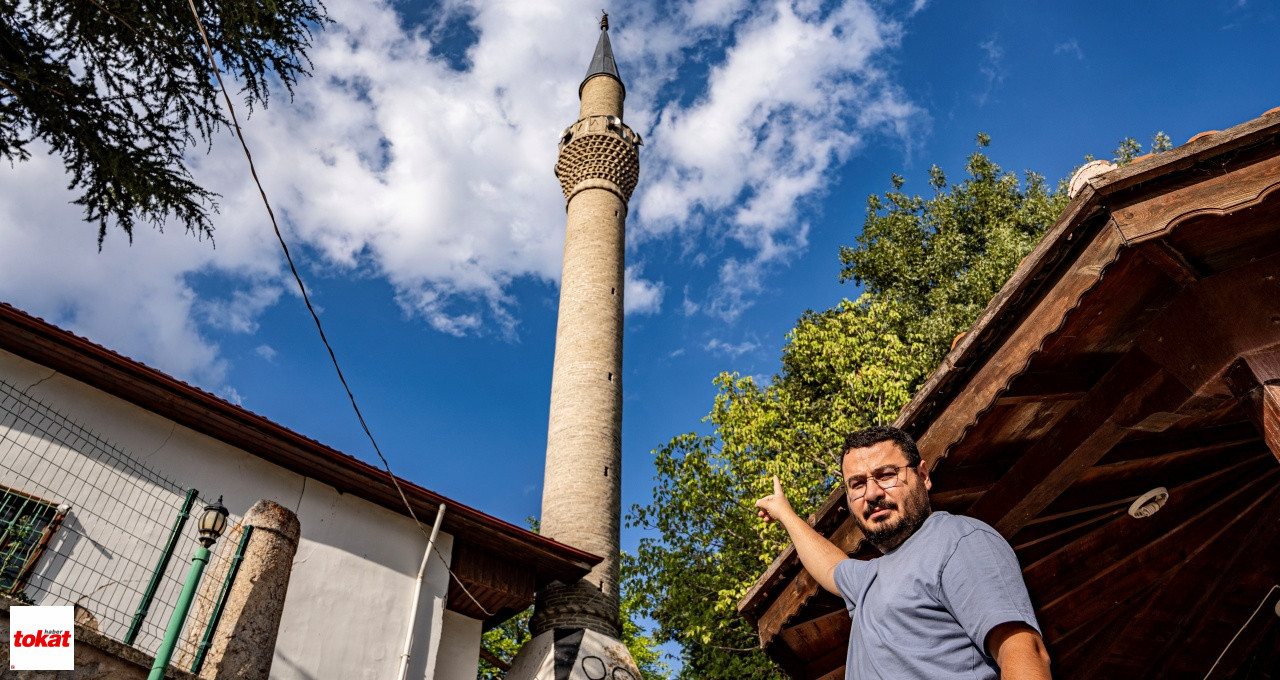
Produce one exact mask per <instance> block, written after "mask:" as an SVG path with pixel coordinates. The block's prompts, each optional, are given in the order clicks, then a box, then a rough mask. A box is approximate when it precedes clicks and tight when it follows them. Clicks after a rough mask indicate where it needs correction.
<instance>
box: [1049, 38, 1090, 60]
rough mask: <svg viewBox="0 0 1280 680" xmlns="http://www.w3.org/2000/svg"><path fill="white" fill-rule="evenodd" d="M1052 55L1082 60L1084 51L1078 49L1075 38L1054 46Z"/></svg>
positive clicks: (1077, 41)
mask: <svg viewBox="0 0 1280 680" xmlns="http://www.w3.org/2000/svg"><path fill="white" fill-rule="evenodd" d="M1053 53H1054V54H1065V55H1067V56H1071V57H1075V58H1076V59H1077V60H1079V59H1084V50H1082V49H1080V41H1079V40H1077V39H1075V38H1072V39H1070V40H1066V41H1064V42H1060V43H1058V44H1057V45H1054V46H1053Z"/></svg>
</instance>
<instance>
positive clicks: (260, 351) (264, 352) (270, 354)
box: [253, 345, 279, 362]
mask: <svg viewBox="0 0 1280 680" xmlns="http://www.w3.org/2000/svg"><path fill="white" fill-rule="evenodd" d="M253 353H254V354H257V355H258V356H260V357H262V358H263V359H266V360H267V361H268V362H274V361H275V360H276V355H277V354H279V352H276V349H275V348H274V347H272V346H271V345H258V346H257V347H254V348H253Z"/></svg>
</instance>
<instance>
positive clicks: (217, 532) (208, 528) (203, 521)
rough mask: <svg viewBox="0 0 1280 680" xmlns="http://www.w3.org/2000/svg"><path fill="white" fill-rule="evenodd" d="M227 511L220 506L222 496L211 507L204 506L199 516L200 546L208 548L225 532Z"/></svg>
mask: <svg viewBox="0 0 1280 680" xmlns="http://www.w3.org/2000/svg"><path fill="white" fill-rule="evenodd" d="M230 514H231V513H229V512H227V509H226V508H225V507H223V505H222V496H218V500H217V501H216V502H214V503H213V504H212V505H206V506H205V508H204V513H203V514H201V515H200V545H203V546H204V547H205V548H208V547H210V546H212V545H213V544H214V542H215V541H217V540H218V538H219V537H221V536H222V532H224V531H226V530H227V515H230Z"/></svg>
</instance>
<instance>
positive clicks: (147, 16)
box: [0, 0, 328, 247]
mask: <svg viewBox="0 0 1280 680" xmlns="http://www.w3.org/2000/svg"><path fill="white" fill-rule="evenodd" d="M195 6H196V8H197V9H198V11H199V12H200V17H201V21H202V22H203V24H204V27H205V29H206V31H207V32H208V36H209V42H210V44H211V45H212V47H213V53H214V55H215V56H216V58H217V60H218V63H219V65H220V68H221V69H222V70H223V71H224V73H226V74H227V75H229V76H230V77H232V78H235V79H237V80H238V81H239V82H240V83H241V85H242V89H241V93H242V95H243V96H244V99H245V102H246V103H247V105H248V106H249V107H250V108H252V107H253V106H255V105H262V106H265V105H266V104H267V99H268V83H269V82H270V81H272V80H277V81H278V82H279V83H280V84H281V85H283V86H284V87H285V88H286V89H287V90H289V91H290V92H292V88H293V85H294V84H295V83H296V82H297V80H298V78H299V77H300V76H303V75H306V73H307V71H306V68H307V66H308V65H309V62H308V61H307V58H306V50H307V48H309V47H310V43H311V36H312V34H311V31H312V29H313V28H315V27H316V26H318V25H320V24H321V23H323V22H325V21H327V20H328V19H327V16H326V14H325V11H324V6H323V5H322V4H321V2H320V0H272V1H271V2H255V1H253V0H198V1H197V2H196V3H195ZM226 125H228V118H227V114H226V112H225V110H224V105H223V104H222V102H221V101H220V99H219V91H218V89H217V84H216V81H215V80H214V75H213V73H212V72H211V69H210V67H209V63H208V61H207V57H206V56H205V48H204V43H203V41H202V39H201V36H200V31H199V28H198V27H197V24H196V21H195V18H194V17H193V16H192V12H191V9H190V7H189V6H188V0H131V1H128V2H121V1H118V0H0V158H4V159H7V160H8V161H9V162H10V163H14V162H21V161H24V160H27V159H28V158H30V153H31V150H30V145H31V143H32V142H33V141H37V140H38V141H40V142H42V143H43V144H44V145H47V147H48V148H49V150H50V152H51V153H54V154H57V155H58V156H60V157H61V158H62V162H63V164H64V166H65V167H66V169H67V173H68V175H69V176H70V178H71V179H70V188H71V189H73V190H75V191H78V192H79V197H78V198H77V199H76V201H75V203H76V204H78V205H81V206H83V208H84V214H85V219H86V221H89V222H96V223H97V225H98V244H99V247H101V244H102V239H103V238H104V237H105V236H106V231H107V226H108V225H109V224H111V223H114V224H116V225H118V226H119V227H120V228H121V229H122V230H124V232H125V233H126V234H128V236H129V238H130V239H131V240H132V238H133V226H134V224H135V222H136V221H138V220H142V221H146V222H150V223H152V224H153V225H155V226H157V227H159V226H161V225H163V224H164V222H165V220H166V219H168V218H170V217H172V218H173V219H176V220H177V221H178V222H180V223H181V224H182V225H183V226H184V227H185V228H186V230H187V231H188V232H191V233H194V234H196V235H197V236H199V237H205V236H208V237H212V235H213V225H212V223H211V222H210V219H209V214H210V211H214V210H216V209H217V207H216V204H215V203H214V200H213V199H214V194H213V193H211V192H210V191H208V190H206V189H204V188H202V187H200V186H199V185H198V184H196V183H195V181H194V180H193V179H192V177H191V173H190V172H189V171H188V169H187V166H186V164H185V162H184V160H183V155H184V153H185V152H186V151H187V150H188V149H189V148H191V147H192V146H193V145H194V144H196V143H197V142H202V143H206V144H207V143H210V142H211V140H212V136H213V134H214V133H215V132H217V131H218V130H219V129H221V128H222V127H223V126H226Z"/></svg>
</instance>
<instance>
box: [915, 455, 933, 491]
mask: <svg viewBox="0 0 1280 680" xmlns="http://www.w3.org/2000/svg"><path fill="white" fill-rule="evenodd" d="M916 469H917V471H918V472H919V473H920V479H922V480H924V490H925V491H929V490H931V489H933V480H932V479H929V463H928V461H923V460H922V461H920V465H919V467H918V468H916Z"/></svg>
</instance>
